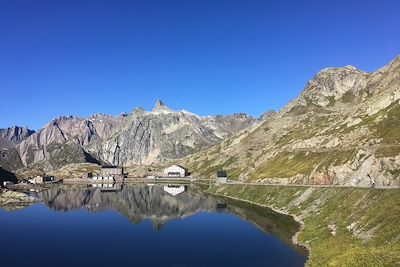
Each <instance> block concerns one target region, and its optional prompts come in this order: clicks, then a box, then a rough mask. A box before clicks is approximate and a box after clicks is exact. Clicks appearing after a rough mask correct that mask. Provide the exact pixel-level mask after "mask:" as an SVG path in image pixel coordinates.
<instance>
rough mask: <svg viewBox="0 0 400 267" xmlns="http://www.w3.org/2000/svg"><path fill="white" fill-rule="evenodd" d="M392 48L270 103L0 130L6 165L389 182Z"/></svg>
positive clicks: (396, 107)
mask: <svg viewBox="0 0 400 267" xmlns="http://www.w3.org/2000/svg"><path fill="white" fill-rule="evenodd" d="M399 99H400V57H397V58H396V59H395V60H393V61H392V62H390V63H389V64H388V65H386V66H384V67H383V68H381V69H379V70H377V71H374V72H371V73H367V72H364V71H361V70H359V69H357V68H355V67H353V66H345V67H342V68H326V69H323V70H321V71H320V72H319V73H317V74H316V76H315V77H314V78H312V79H311V80H310V81H309V82H308V83H307V85H306V86H305V88H304V90H303V92H302V93H301V94H300V95H299V96H298V97H297V98H296V99H294V100H293V101H291V102H290V103H288V104H287V105H286V106H285V107H284V108H282V109H281V110H280V111H276V112H275V111H269V112H266V113H265V114H264V115H263V116H261V118H258V119H256V118H253V117H251V116H248V115H246V114H236V115H230V116H209V117H203V116H198V115H196V114H193V113H190V112H188V111H185V110H182V111H174V110H171V109H170V108H168V107H167V106H166V105H165V104H164V103H163V102H162V101H157V103H156V105H155V107H154V109H153V110H152V111H145V110H144V109H142V108H137V109H135V110H133V111H132V112H131V113H129V114H122V115H120V116H110V115H104V114H96V115H93V116H91V117H88V118H78V117H73V116H68V117H60V118H57V119H54V120H52V121H51V122H50V123H49V124H47V125H46V126H44V127H43V128H42V129H41V130H39V131H38V132H33V131H30V130H29V129H27V128H21V127H12V128H8V129H3V130H0V152H1V157H0V160H1V161H0V164H1V168H3V169H6V170H8V171H16V170H21V169H25V170H26V169H30V168H39V169H41V170H43V172H48V171H52V170H57V169H59V168H61V167H63V166H65V165H68V164H71V163H84V162H92V163H96V164H112V165H123V166H135V165H153V164H156V163H157V164H161V165H162V164H170V163H171V162H175V163H179V164H182V165H184V166H186V167H188V168H189V170H190V171H191V172H192V173H193V176H194V177H197V178H210V177H213V175H214V174H215V172H216V171H217V170H221V169H225V170H227V171H228V174H229V177H230V178H231V179H234V180H238V181H242V182H256V183H279V184H291V183H297V184H338V185H369V184H370V183H372V182H376V183H377V184H378V185H398V184H399V183H400V119H399V118H400V116H399V115H400V104H399Z"/></svg>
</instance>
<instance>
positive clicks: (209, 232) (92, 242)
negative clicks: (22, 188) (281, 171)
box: [0, 184, 307, 267]
mask: <svg viewBox="0 0 400 267" xmlns="http://www.w3.org/2000/svg"><path fill="white" fill-rule="evenodd" d="M29 194H30V195H31V196H32V197H35V198H36V199H37V200H38V202H37V203H33V204H30V205H26V206H15V207H12V206H11V207H7V208H3V209H0V229H1V235H0V251H1V255H2V264H1V266H5V267H8V266H138V267H142V266H143V267H147V266H157V267H158V266H171V267H186V266H193V267H203V266H218V267H221V266H230V267H235V266H238V267H239V266H241V267H249V266H252V267H256V266H260V267H261V266H279V267H285V266H304V264H305V262H306V260H307V252H306V251H305V250H304V249H303V248H301V247H299V246H296V245H293V243H292V237H293V236H294V235H295V233H296V232H297V231H298V230H299V224H298V223H297V222H295V221H294V220H293V218H292V217H290V216H287V215H282V214H279V213H276V212H274V211H272V210H270V209H266V208H262V207H259V206H254V205H251V204H248V203H245V202H241V201H236V200H231V199H225V198H217V197H215V196H212V195H209V194H206V193H204V191H203V190H202V189H201V188H200V187H199V186H196V185H184V184H178V185H172V184H132V185H126V184H125V185H113V186H112V187H111V186H107V185H57V186H53V187H51V188H47V189H45V190H40V191H38V192H30V193H29Z"/></svg>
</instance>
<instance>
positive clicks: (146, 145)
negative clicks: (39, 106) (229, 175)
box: [15, 101, 256, 171]
mask: <svg viewBox="0 0 400 267" xmlns="http://www.w3.org/2000/svg"><path fill="white" fill-rule="evenodd" d="M255 122H256V119H254V118H252V117H250V116H247V115H245V114H238V115H232V116H215V117H201V116H197V115H195V114H192V113H190V112H187V111H173V110H171V109H169V108H168V107H167V106H166V105H165V104H164V103H162V102H161V101H157V103H156V105H155V107H154V109H153V111H151V112H147V111H145V110H143V109H136V110H134V111H133V112H132V113H131V114H123V115H121V116H118V117H114V116H108V115H104V114H97V115H94V116H92V117H89V118H77V117H73V116H69V117H60V118H57V119H54V120H53V121H51V122H50V123H49V124H47V125H46V126H45V127H44V128H43V129H41V130H40V131H38V132H36V133H31V134H30V135H29V136H28V137H26V138H25V139H23V140H22V139H21V140H20V141H21V142H19V143H18V144H17V145H16V147H15V149H16V151H17V154H18V155H19V158H20V161H21V162H22V164H23V166H25V167H31V166H33V165H37V164H38V163H40V164H41V168H43V169H44V171H50V170H54V169H56V168H60V167H61V165H62V164H70V163H79V162H96V161H100V162H103V163H107V164H113V165H130V164H151V163H153V162H156V161H162V160H167V159H177V158H181V157H183V156H186V155H188V154H190V153H193V152H197V151H199V150H201V149H205V148H208V147H210V146H212V145H215V144H218V143H220V142H221V141H222V140H223V139H225V138H227V137H230V136H232V135H233V134H236V133H238V132H239V131H241V130H243V129H245V128H247V127H248V126H250V125H252V124H254V123H255ZM61 148H62V152H61V150H60V149H61ZM66 155H67V156H66ZM57 157H63V158H62V159H61V158H57Z"/></svg>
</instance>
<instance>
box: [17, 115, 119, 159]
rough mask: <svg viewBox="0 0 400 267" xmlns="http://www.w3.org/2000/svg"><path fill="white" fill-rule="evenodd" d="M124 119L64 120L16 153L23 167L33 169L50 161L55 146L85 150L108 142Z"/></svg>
mask: <svg viewBox="0 0 400 267" xmlns="http://www.w3.org/2000/svg"><path fill="white" fill-rule="evenodd" d="M124 118H125V117H124V116H120V117H113V116H108V115H103V114H97V115H94V116H92V117H90V118H87V119H84V118H77V117H73V116H69V117H60V118H57V119H54V120H53V121H51V122H50V123H49V124H47V125H46V126H44V127H43V129H41V130H40V131H39V132H36V133H34V134H32V135H31V136H29V138H27V139H25V140H24V141H22V142H21V143H20V144H18V145H17V146H16V149H17V150H18V153H19V155H20V157H21V160H22V162H23V164H24V165H25V166H31V165H33V164H35V163H38V162H40V161H42V160H44V159H49V155H50V154H51V153H52V152H53V150H54V148H56V146H54V144H62V143H67V142H69V143H74V144H76V145H77V146H79V147H82V148H83V147H84V146H86V145H89V144H90V143H92V142H94V141H96V140H101V139H102V138H105V137H106V136H107V135H108V134H109V132H110V131H111V130H112V129H114V128H115V127H117V126H119V125H120V124H121V122H122V121H123V120H124ZM71 163H75V162H71ZM50 167H51V166H50Z"/></svg>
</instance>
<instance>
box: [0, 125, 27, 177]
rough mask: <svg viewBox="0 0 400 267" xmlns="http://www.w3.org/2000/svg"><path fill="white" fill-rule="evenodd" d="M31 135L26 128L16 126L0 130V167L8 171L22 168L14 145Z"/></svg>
mask: <svg viewBox="0 0 400 267" xmlns="http://www.w3.org/2000/svg"><path fill="white" fill-rule="evenodd" d="M33 133H34V131H32V130H29V129H28V128H26V127H18V126H13V127H10V128H7V129H0V167H2V168H4V169H5V170H8V171H11V170H15V169H18V168H21V167H23V163H22V161H21V158H20V156H19V153H18V151H17V149H16V145H18V144H19V143H21V142H22V141H24V140H25V139H27V138H29V136H31V135H32V134H33Z"/></svg>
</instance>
